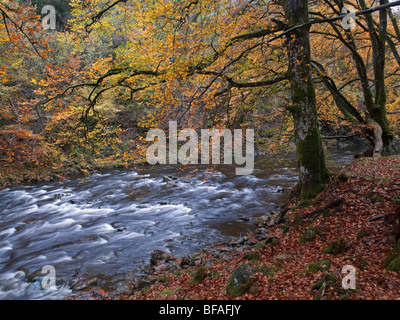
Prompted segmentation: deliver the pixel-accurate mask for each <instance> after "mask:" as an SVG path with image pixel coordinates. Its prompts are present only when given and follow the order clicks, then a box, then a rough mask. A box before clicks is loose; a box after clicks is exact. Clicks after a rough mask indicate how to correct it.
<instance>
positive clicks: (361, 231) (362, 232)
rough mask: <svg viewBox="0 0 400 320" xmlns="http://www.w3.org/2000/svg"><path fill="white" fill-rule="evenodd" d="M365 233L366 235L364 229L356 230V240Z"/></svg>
mask: <svg viewBox="0 0 400 320" xmlns="http://www.w3.org/2000/svg"><path fill="white" fill-rule="evenodd" d="M365 235H366V234H365V231H364V230H360V231H358V232H357V240H360V239H362V238H364V237H365Z"/></svg>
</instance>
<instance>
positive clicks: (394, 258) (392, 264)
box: [383, 239, 400, 272]
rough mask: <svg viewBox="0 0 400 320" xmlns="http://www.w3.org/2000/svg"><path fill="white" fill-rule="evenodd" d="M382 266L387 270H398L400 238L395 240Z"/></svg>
mask: <svg viewBox="0 0 400 320" xmlns="http://www.w3.org/2000/svg"><path fill="white" fill-rule="evenodd" d="M383 267H384V268H385V269H386V270H389V271H395V272H399V271H400V239H399V240H398V241H397V243H396V246H395V247H394V249H393V250H392V251H390V252H389V253H388V254H387V255H386V257H385V259H384V261H383Z"/></svg>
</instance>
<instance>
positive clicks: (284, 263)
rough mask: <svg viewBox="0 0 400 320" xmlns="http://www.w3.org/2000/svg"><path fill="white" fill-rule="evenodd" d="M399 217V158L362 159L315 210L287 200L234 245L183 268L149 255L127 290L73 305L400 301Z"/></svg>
mask: <svg viewBox="0 0 400 320" xmlns="http://www.w3.org/2000/svg"><path fill="white" fill-rule="evenodd" d="M399 217H400V156H392V157H385V158H363V159H358V160H355V161H354V162H352V164H351V165H350V166H348V167H347V168H345V169H342V171H341V172H336V173H335V174H334V175H333V176H332V179H331V181H330V183H329V184H328V185H327V186H326V188H325V190H324V191H323V192H321V193H320V194H319V195H318V196H317V198H316V199H315V200H314V201H312V202H311V203H308V204H306V205H305V204H300V203H299V201H298V199H297V198H296V197H295V196H294V197H292V198H291V199H290V201H289V202H288V204H287V205H286V206H285V209H284V210H282V211H281V212H280V213H271V214H268V213H266V215H265V216H264V217H263V219H259V221H258V223H257V226H256V229H255V230H254V232H252V233H250V234H248V235H247V236H245V237H242V238H241V239H238V240H237V241H234V242H231V243H223V244H215V245H212V246H209V247H206V248H204V250H202V251H201V252H198V253H196V254H193V255H191V256H189V257H183V258H182V257H181V258H177V257H172V256H170V255H168V254H166V253H163V252H153V254H152V259H151V263H150V264H149V265H148V266H147V267H146V268H144V272H143V274H142V275H140V276H139V275H132V277H131V278H130V279H129V281H128V282H129V283H128V284H127V287H126V288H125V289H122V290H119V289H116V290H114V291H111V292H110V291H106V290H104V289H102V288H101V287H97V288H96V289H91V290H89V291H86V292H82V293H79V294H77V295H75V296H73V297H71V298H69V299H139V300H148V299H151V300H158V299H163V300H165V299H172V300H178V299H188V300H205V299H216V300H222V299H251V300H257V299H262V300H268V299H273V300H278V299H280V300H294V299H367V300H375V299H399V298H400V277H399V276H398V271H400V245H399V246H396V239H397V238H398V235H399V224H398V222H399V221H398V220H399ZM345 266H347V271H346V270H344V269H343V268H344V267H345ZM352 275H354V277H353V278H351V277H352ZM343 284H345V285H346V284H347V285H348V286H350V288H346V289H345V288H344V287H343Z"/></svg>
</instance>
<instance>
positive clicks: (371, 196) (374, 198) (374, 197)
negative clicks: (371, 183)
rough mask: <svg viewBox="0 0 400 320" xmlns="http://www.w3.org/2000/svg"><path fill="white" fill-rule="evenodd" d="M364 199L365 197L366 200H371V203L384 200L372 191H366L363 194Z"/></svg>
mask: <svg viewBox="0 0 400 320" xmlns="http://www.w3.org/2000/svg"><path fill="white" fill-rule="evenodd" d="M365 197H367V198H368V199H371V200H372V202H382V201H384V200H385V199H384V198H383V197H382V196H381V195H380V194H378V193H375V192H373V191H368V192H367V193H366V194H365Z"/></svg>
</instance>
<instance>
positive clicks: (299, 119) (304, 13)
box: [283, 0, 328, 201]
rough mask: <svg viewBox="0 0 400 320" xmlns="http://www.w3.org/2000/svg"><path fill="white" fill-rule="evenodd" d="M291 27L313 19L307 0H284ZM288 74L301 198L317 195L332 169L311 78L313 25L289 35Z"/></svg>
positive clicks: (288, 22)
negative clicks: (325, 146) (326, 155)
mask: <svg viewBox="0 0 400 320" xmlns="http://www.w3.org/2000/svg"><path fill="white" fill-rule="evenodd" d="M283 7H284V10H285V15H286V21H287V24H288V26H289V27H293V26H296V25H302V24H306V23H308V22H309V14H308V1H307V0H283ZM287 43H288V44H287V50H288V59H289V66H288V74H289V82H290V86H291V91H292V105H291V106H288V109H289V110H290V112H291V114H292V116H293V120H294V131H295V140H296V148H297V160H298V165H299V174H300V190H301V199H302V200H303V201H304V200H307V199H310V198H313V197H315V195H316V194H317V193H319V192H320V191H321V190H322V189H323V188H324V186H325V184H326V182H327V180H328V170H327V168H326V164H325V155H324V150H323V146H322V139H321V134H320V131H319V127H318V117H317V109H316V98H315V89H314V84H313V81H312V78H311V53H310V37H309V26H304V27H302V28H298V29H295V30H293V32H291V33H289V34H288V36H287Z"/></svg>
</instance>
